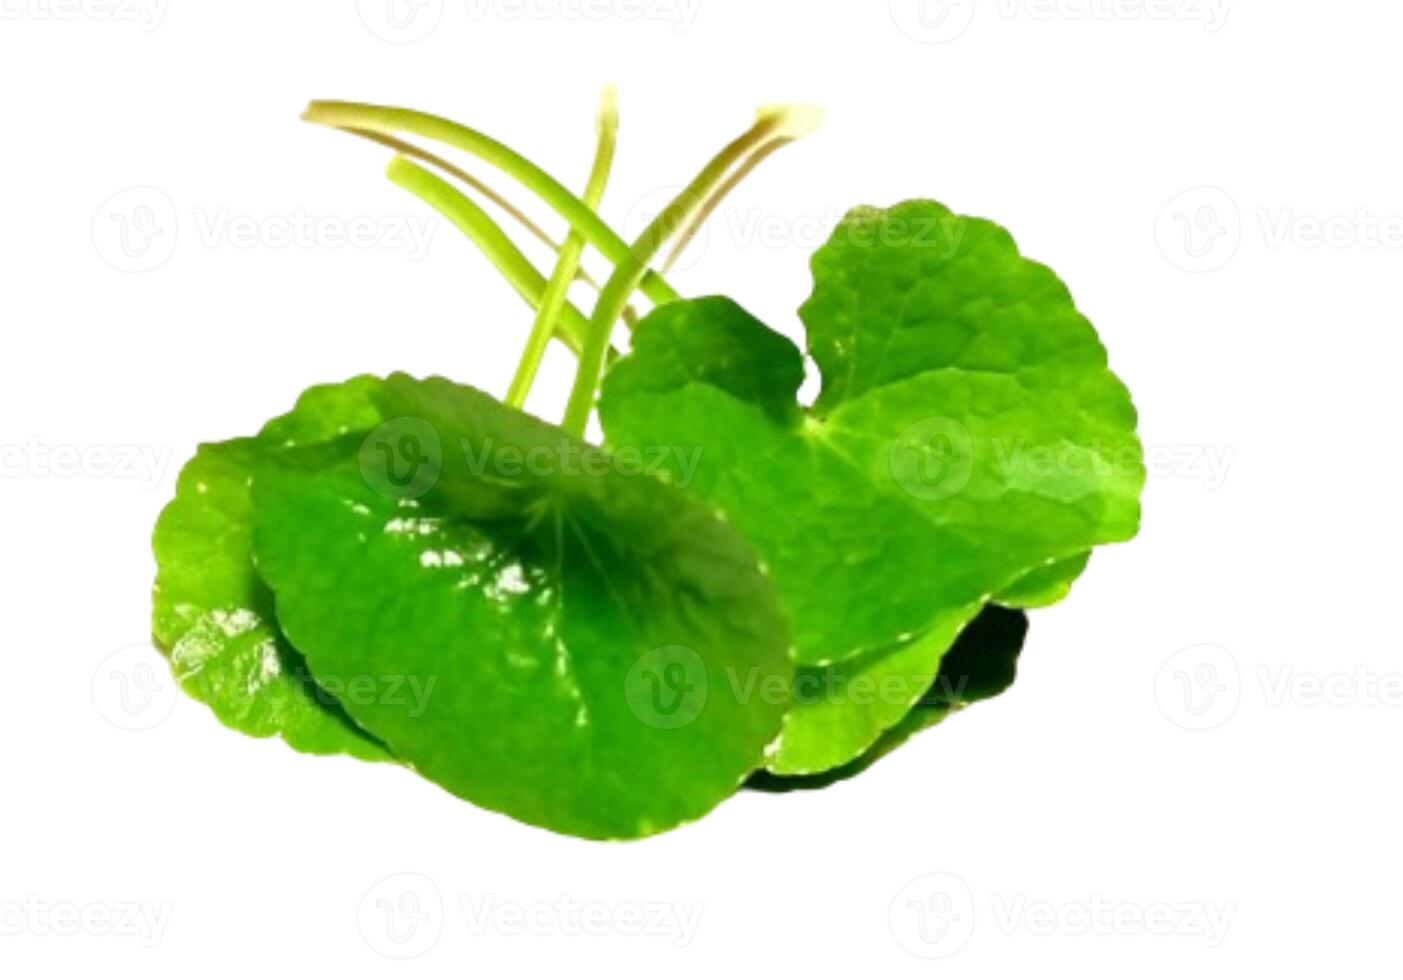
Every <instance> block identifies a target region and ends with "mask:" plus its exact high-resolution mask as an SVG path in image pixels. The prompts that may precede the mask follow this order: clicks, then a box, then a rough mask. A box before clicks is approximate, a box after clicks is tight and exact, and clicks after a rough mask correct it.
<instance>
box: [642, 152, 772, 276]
mask: <svg viewBox="0 0 1403 980" xmlns="http://www.w3.org/2000/svg"><path fill="white" fill-rule="evenodd" d="M793 142H794V137H792V136H781V137H777V138H775V139H772V140H770V141H769V142H768V143H765V144H764V145H762V146H760V147H759V148H758V149H757V150H756V151H755V152H754V153H752V154H751V155H750V156H749V157H747V158H746V159H745V160H744V161H742V162H741V164H740V166H738V167H737V168H736V169H735V171H734V172H733V173H732V174H731V175H730V176H729V177H727V178H726V180H725V181H724V182H723V183H721V184H720V185H719V186H718V187H717V188H716V190H714V191H713V192H712V193H711V196H710V197H709V198H708V199H707V200H706V201H705V202H704V203H703V204H702V206H701V207H700V208H698V209H697V212H696V214H694V215H692V217H691V219H690V220H689V221H688V222H687V224H686V226H685V227H683V228H682V230H681V231H680V232H678V234H677V239H676V240H675V241H674V242H673V243H672V250H671V251H669V252H668V255H667V258H666V259H665V260H664V261H663V265H662V273H663V275H667V273H668V271H669V270H670V269H671V268H672V267H673V266H674V265H676V264H677V260H678V259H680V258H681V257H682V253H683V252H685V251H687V246H688V245H690V244H692V239H694V238H696V237H697V232H699V231H701V229H702V226H703V225H705V224H706V222H707V219H709V218H710V217H711V216H712V215H713V214H714V213H715V212H716V209H717V208H718V207H720V206H721V202H722V201H724V200H725V199H726V198H727V197H728V196H730V193H731V192H732V191H733V190H735V189H736V187H737V186H738V185H739V184H740V182H741V181H743V180H745V178H746V177H749V176H750V175H751V174H752V173H753V172H754V171H755V168H756V167H758V166H760V164H762V163H764V162H765V161H766V160H767V159H769V158H770V157H771V156H773V155H774V154H775V153H776V152H778V151H779V150H782V149H784V148H785V147H786V146H788V145H789V144H790V143H793Z"/></svg>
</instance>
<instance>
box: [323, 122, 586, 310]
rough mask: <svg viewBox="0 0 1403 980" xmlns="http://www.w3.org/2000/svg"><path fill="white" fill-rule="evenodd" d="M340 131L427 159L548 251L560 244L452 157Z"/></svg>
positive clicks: (404, 143) (583, 275) (375, 136)
mask: <svg viewBox="0 0 1403 980" xmlns="http://www.w3.org/2000/svg"><path fill="white" fill-rule="evenodd" d="M344 132H348V133H354V134H355V135H356V136H360V137H363V138H365V139H368V140H370V141H371V142H373V143H379V144H380V145H381V146H387V147H389V148H390V149H392V150H394V151H395V152H396V153H398V154H400V155H401V156H406V157H409V158H411V159H414V160H419V161H421V162H423V163H427V164H428V165H429V166H431V167H434V168H436V169H438V170H441V171H443V172H444V173H446V174H448V176H450V177H453V178H454V179H456V180H460V181H462V182H463V183H464V184H467V185H468V186H469V187H471V188H472V189H473V190H475V191H477V192H478V193H479V194H481V195H482V196H483V197H485V198H487V199H488V200H489V201H491V202H492V203H493V204H495V205H496V206H497V207H498V208H500V209H501V210H502V211H503V212H504V213H505V214H506V215H507V216H508V217H510V218H511V219H512V220H514V221H515V222H516V223H517V224H519V225H521V227H522V228H524V229H525V230H526V231H527V233H529V234H530V235H531V237H532V238H535V239H536V240H537V241H539V242H540V243H541V244H543V245H545V246H546V248H548V249H550V250H551V251H552V252H555V253H559V252H560V250H561V248H563V247H564V246H563V245H562V244H561V243H560V242H558V241H556V240H555V239H554V238H552V237H551V236H550V234H549V233H548V232H547V231H546V230H545V229H544V228H542V227H541V226H540V225H538V224H537V223H536V222H535V221H533V220H531V217H530V216H529V215H527V214H526V213H525V212H524V211H522V210H521V209H520V208H518V207H517V206H516V205H515V204H513V203H512V202H511V201H509V200H507V198H506V196H505V195H503V194H501V193H500V192H499V191H495V190H493V189H492V187H491V185H489V184H488V183H487V182H486V181H484V180H482V179H481V178H480V177H475V176H473V175H472V174H471V173H469V172H468V171H466V170H464V169H463V168H462V167H460V166H458V165H457V164H455V163H453V161H451V160H447V159H444V158H443V157H441V156H439V155H438V154H437V153H433V152H431V151H429V150H426V149H424V148H422V147H419V146H415V145H414V144H413V143H410V142H408V141H407V140H402V139H399V138H398V137H395V136H387V135H385V134H384V133H376V132H372V131H370V130H368V129H363V130H355V129H347V130H344ZM579 279H580V281H581V282H584V283H587V284H588V285H589V286H591V287H593V288H594V289H595V290H599V289H600V288H601V286H600V284H599V282H598V281H597V280H596V279H595V278H594V277H593V276H591V275H590V274H589V273H588V272H586V271H585V270H584V269H581V270H580V271H579Z"/></svg>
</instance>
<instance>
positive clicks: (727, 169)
mask: <svg viewBox="0 0 1403 980" xmlns="http://www.w3.org/2000/svg"><path fill="white" fill-rule="evenodd" d="M820 118H821V116H820V114H819V113H818V112H817V110H814V109H812V108H811V107H808V106H774V107H770V108H766V109H762V110H761V111H760V113H759V118H757V119H756V121H755V125H753V126H751V127H750V129H748V130H746V131H745V133H743V134H742V135H741V136H740V137H738V138H737V139H736V140H734V141H733V142H732V143H731V144H730V145H729V146H727V147H726V148H725V149H724V150H722V151H721V152H720V153H718V154H717V155H716V156H715V157H713V158H712V160H711V162H710V163H708V164H707V165H706V166H705V167H704V168H703V169H702V172H701V173H699V174H698V175H697V176H696V178H695V179H694V180H693V181H692V182H691V183H690V184H688V185H687V186H686V187H685V188H684V189H683V190H682V193H681V194H679V195H677V197H676V199H675V200H673V202H672V203H671V204H669V205H668V206H667V207H666V208H664V209H663V211H662V213H661V214H659V215H658V216H657V218H656V219H654V221H653V222H652V224H650V225H649V226H648V227H647V228H646V229H644V231H643V234H642V235H640V236H639V238H638V241H637V242H635V243H634V245H633V247H632V248H631V249H630V250H629V251H628V254H627V255H625V256H624V257H623V258H622V260H620V261H619V262H618V264H617V265H616V267H615V269H614V273H613V275H611V276H610V277H609V280H608V282H606V283H605V284H604V289H603V291H602V292H601V293H600V295H599V302H598V303H597V304H596V305H595V308H594V315H593V317H591V319H590V323H589V329H588V331H587V333H586V336H585V344H584V349H583V350H582V351H581V352H580V367H579V371H578V372H577V373H576V375H575V385H574V388H573V389H572V390H571V392H570V401H569V404H568V405H567V406H566V409H565V419H564V421H563V422H562V427H563V428H564V429H565V431H566V432H569V433H571V434H572V435H576V436H583V435H584V432H585V427H586V426H587V425H588V424H589V417H590V413H591V412H592V411H593V410H594V404H595V398H596V396H597V395H598V392H599V382H600V379H601V377H602V375H603V372H604V359H605V355H606V353H607V352H608V350H609V339H610V335H611V334H612V333H613V330H614V324H616V323H617V322H618V320H619V317H621V316H622V315H623V312H624V310H625V308H626V307H627V306H628V300H629V297H630V296H632V295H633V293H634V291H635V290H636V289H638V288H639V284H640V283H641V282H642V281H643V280H644V278H645V277H646V276H647V274H648V265H649V263H651V262H652V261H653V259H654V257H655V256H656V255H657V254H658V252H659V251H661V250H662V247H663V246H664V245H665V244H666V243H667V241H668V240H669V239H670V238H672V237H673V236H674V235H676V234H677V233H678V232H680V231H684V230H685V229H686V228H687V227H688V225H689V224H690V223H691V221H692V220H693V219H694V218H695V217H696V216H697V215H698V214H699V213H701V212H702V211H703V210H704V209H705V208H706V207H707V205H708V202H710V201H712V200H713V198H714V197H715V195H716V194H717V193H718V191H720V190H721V189H722V188H724V187H725V186H726V181H727V178H728V176H729V175H730V174H731V172H732V171H733V170H734V169H735V168H737V167H744V165H745V162H746V160H747V159H748V158H749V157H750V156H751V155H752V154H753V153H755V152H756V150H757V148H759V147H762V146H764V145H765V144H767V143H769V142H771V141H775V140H783V141H785V142H788V141H792V140H795V139H798V138H799V137H801V136H804V135H806V134H807V133H809V132H812V131H813V129H814V128H815V127H816V126H817V125H818V122H819V119H820ZM713 206H714V205H713Z"/></svg>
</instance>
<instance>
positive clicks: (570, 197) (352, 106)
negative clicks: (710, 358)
mask: <svg viewBox="0 0 1403 980" xmlns="http://www.w3.org/2000/svg"><path fill="white" fill-rule="evenodd" d="M302 118H303V119H305V120H307V121H308V122H312V123H318V124H320V125H323V126H331V127H333V128H336V129H343V130H347V131H350V132H352V133H356V134H358V135H364V134H365V133H367V132H372V133H380V134H384V135H395V134H397V133H403V132H408V133H413V134H415V135H418V136H422V137H424V138H425V139H431V140H435V141H438V142H442V143H446V144H448V145H449V146H452V147H455V148H456V149H459V150H463V151H464V152H467V153H471V154H473V155H474V156H477V157H479V158H481V159H482V160H484V161H486V162H487V163H490V164H492V165H493V166H495V167H497V168H498V169H500V170H502V171H503V172H504V173H506V174H508V175H510V176H511V177H513V178H515V179H516V180H517V181H518V182H520V183H521V184H522V185H523V186H524V187H526V188H527V189H528V190H530V191H531V192H532V193H534V194H535V195H536V196H537V197H539V198H541V200H543V201H544V202H545V203H546V204H548V205H549V206H550V207H552V208H554V209H555V211H556V212H557V213H559V214H560V216H561V217H563V218H564V219H565V220H566V221H568V222H569V223H570V226H571V228H573V229H574V230H575V231H578V232H579V233H580V234H581V235H583V236H584V238H585V241H587V242H588V243H589V244H590V245H593V246H594V247H595V248H597V249H599V251H600V252H601V253H603V255H604V257H605V258H606V259H608V260H609V261H610V262H612V263H614V265H615V266H618V265H620V264H621V263H624V262H625V261H627V260H628V259H629V257H630V256H629V247H628V243H626V242H625V241H624V240H623V239H622V238H620V237H619V236H618V235H617V234H616V233H615V232H614V230H613V229H612V228H610V227H609V226H608V225H607V224H605V222H604V221H603V219H601V218H600V217H599V215H597V214H595V213H594V210H593V209H592V208H590V207H588V206H587V205H586V204H585V203H584V202H583V201H581V200H580V199H579V198H578V197H576V196H575V195H574V194H572V193H571V192H570V190H569V189H568V188H566V187H565V185H563V184H561V183H560V181H558V180H556V179H555V178H554V177H552V176H551V175H550V174H548V173H546V172H545V171H544V170H542V169H541V168H540V167H538V166H536V165H535V164H534V163H532V162H531V161H530V160H528V159H526V157H524V156H522V155H521V154H520V153H517V152H516V151H515V150H513V149H511V148H510V147H508V146H506V145H505V144H504V143H501V142H499V141H497V140H495V139H493V138H492V137H490V136H487V135H486V134H485V133H480V132H478V131H477V130H475V129H471V128H469V127H467V126H463V125H461V124H459V123H455V122H452V121H450V120H448V119H444V118H443V117H441V116H434V115H431V114H429V113H425V112H415V111H413V110H410V109H397V108H393V107H389V106H375V105H366V104H362V103H353V102H313V103H311V104H310V105H309V106H308V107H307V110H306V112H304V113H303V115H302ZM636 278H637V281H638V287H637V288H641V289H642V290H643V293H644V295H646V296H647V297H648V298H649V299H650V300H652V301H653V302H654V303H670V302H672V301H674V300H676V299H678V298H679V296H678V294H677V292H676V291H675V290H674V289H673V288H672V287H671V286H669V285H668V284H667V282H666V281H665V280H664V279H663V278H662V277H661V276H659V275H658V274H657V273H654V272H652V271H651V270H648V269H646V268H645V270H644V272H643V274H641V275H639V276H637V277H636Z"/></svg>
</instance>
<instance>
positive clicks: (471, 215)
mask: <svg viewBox="0 0 1403 980" xmlns="http://www.w3.org/2000/svg"><path fill="white" fill-rule="evenodd" d="M386 175H387V176H388V177H389V178H390V180H392V181H393V182H394V183H395V184H397V185H399V186H400V187H403V188H404V189H405V190H407V191H409V192H410V193H412V194H414V195H415V196H417V197H418V198H420V199H421V200H422V201H424V202H425V203H426V204H428V205H429V206H430V207H432V208H433V209H434V210H436V211H438V212H439V213H440V214H442V215H443V216H444V217H445V218H447V219H448V220H449V221H451V222H452V223H453V224H454V225H455V226H456V227H457V228H458V229H459V230H460V231H462V232H463V234H465V235H467V236H468V237H469V238H470V239H472V240H473V242H474V243H475V244H476V245H477V246H478V248H480V249H482V251H483V253H484V254H485V255H486V256H487V258H488V260H489V261H490V262H491V263H492V264H493V265H494V266H496V267H497V269H499V270H500V271H501V273H502V274H503V275H504V276H506V278H507V281H508V282H509V283H511V285H512V288H514V289H515V290H516V291H517V292H518V293H520V294H521V296H522V298H524V299H525V300H526V302H528V303H530V304H531V306H532V308H533V309H538V308H540V306H541V304H542V302H543V300H544V298H545V294H546V287H547V283H546V278H545V276H543V275H541V273H540V272H539V271H538V270H537V269H536V267H535V266H533V265H532V264H531V263H530V261H529V260H528V259H527V258H526V256H524V255H523V254H521V250H520V249H518V248H517V247H516V245H515V244H513V243H512V240H511V239H510V238H508V237H507V235H506V233H505V232H504V231H502V229H501V227H499V226H498V225H497V223H496V222H494V221H493V220H492V217H491V215H489V214H488V213H487V212H486V211H484V210H483V209H482V208H481V207H479V206H478V205H477V204H476V203H474V202H473V201H472V200H471V199H470V198H469V197H468V196H467V195H465V194H464V193H463V192H462V191H460V190H458V189H457V188H456V187H454V186H453V185H452V184H450V183H448V182H447V181H446V180H444V179H443V178H441V177H439V176H437V175H436V174H433V173H430V172H429V171H427V170H425V169H424V168H423V167H421V166H419V165H418V164H417V163H414V162H413V161H411V160H408V159H406V158H405V157H403V156H397V157H395V158H394V159H393V160H391V161H390V165H389V167H388V168H387V170H386ZM554 319H555V320H556V321H558V322H559V325H560V336H561V339H562V340H564V341H565V343H566V344H567V345H568V346H569V347H570V349H571V350H573V351H575V352H576V353H580V352H581V351H582V350H583V347H584V339H585V336H586V335H587V334H588V332H589V321H588V320H586V319H585V316H584V314H583V313H581V312H580V311H579V310H578V309H576V308H575V307H574V306H572V305H570V304H569V303H565V304H563V306H562V307H561V309H559V311H558V314H557V316H556V317H555V318H554Z"/></svg>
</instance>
